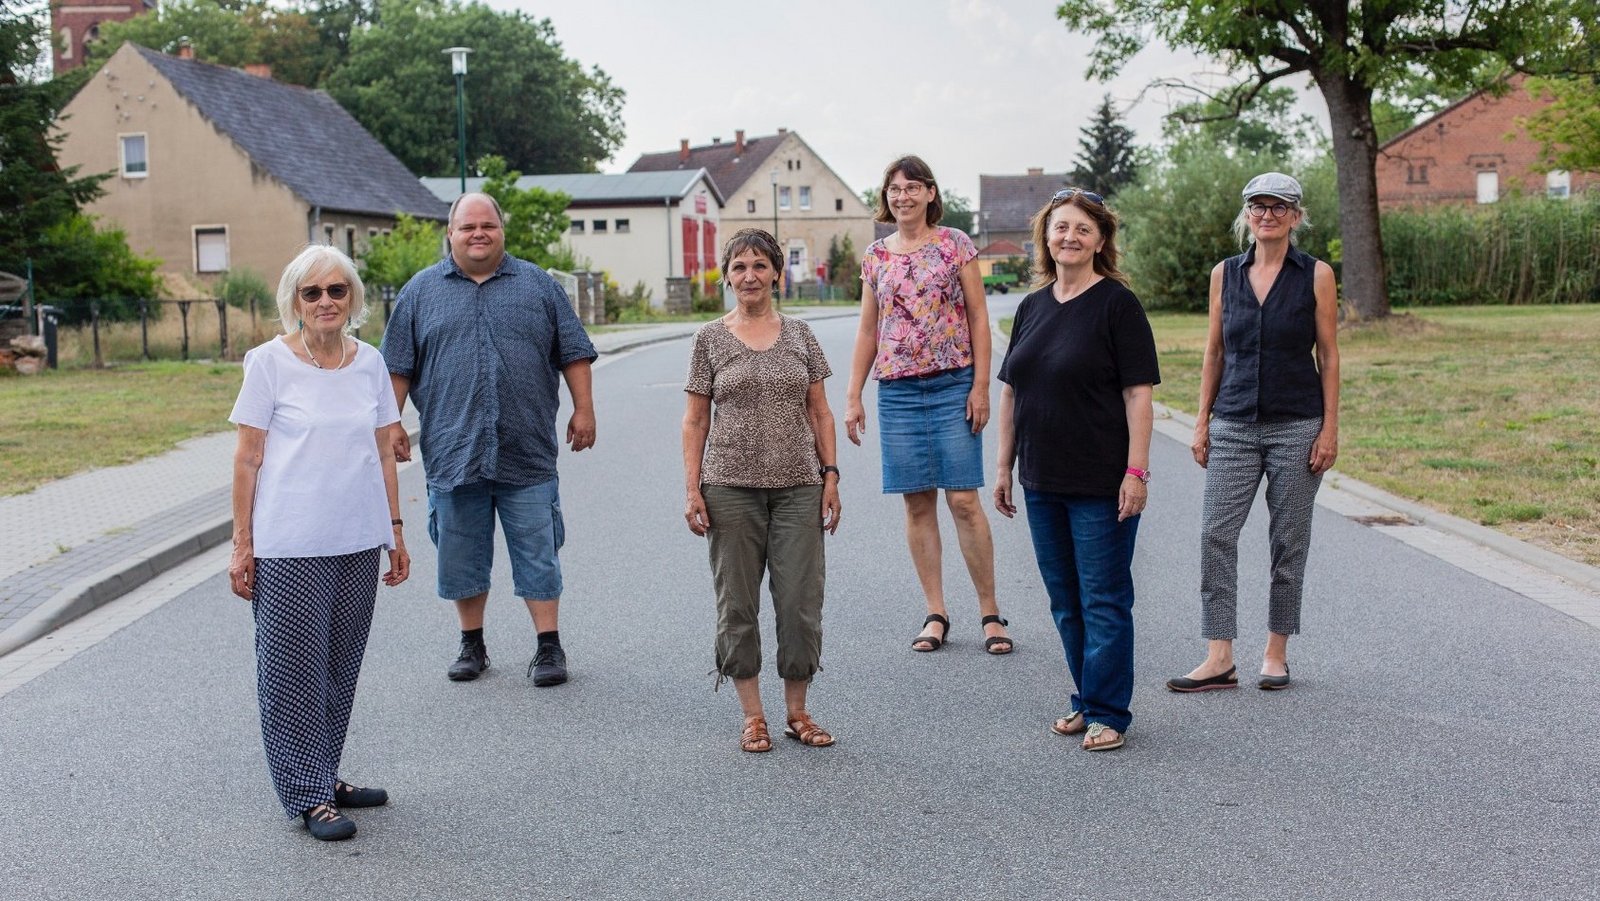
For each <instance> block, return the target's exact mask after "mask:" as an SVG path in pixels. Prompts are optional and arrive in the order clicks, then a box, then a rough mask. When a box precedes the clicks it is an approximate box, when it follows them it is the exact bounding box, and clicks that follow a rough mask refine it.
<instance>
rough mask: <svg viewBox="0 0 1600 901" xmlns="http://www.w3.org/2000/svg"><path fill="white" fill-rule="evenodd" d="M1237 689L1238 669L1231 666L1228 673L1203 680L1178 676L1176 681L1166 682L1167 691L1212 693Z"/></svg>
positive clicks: (1169, 680)
mask: <svg viewBox="0 0 1600 901" xmlns="http://www.w3.org/2000/svg"><path fill="white" fill-rule="evenodd" d="M1238 687H1239V673H1238V668H1237V667H1232V666H1230V667H1228V671H1227V672H1225V673H1218V674H1217V675H1215V676H1211V677H1209V678H1205V679H1191V678H1189V677H1188V676H1179V677H1178V678H1176V679H1168V680H1167V690H1169V691H1185V692H1193V691H1213V690H1215V689H1218V688H1238Z"/></svg>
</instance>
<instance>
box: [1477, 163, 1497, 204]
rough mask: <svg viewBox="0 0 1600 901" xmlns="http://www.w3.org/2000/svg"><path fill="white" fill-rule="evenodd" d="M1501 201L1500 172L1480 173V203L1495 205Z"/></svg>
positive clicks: (1491, 170)
mask: <svg viewBox="0 0 1600 901" xmlns="http://www.w3.org/2000/svg"><path fill="white" fill-rule="evenodd" d="M1499 199H1500V172H1499V170H1497V169H1483V170H1480V171H1479V172H1478V202H1479V203H1495V202H1496V201H1498V200H1499Z"/></svg>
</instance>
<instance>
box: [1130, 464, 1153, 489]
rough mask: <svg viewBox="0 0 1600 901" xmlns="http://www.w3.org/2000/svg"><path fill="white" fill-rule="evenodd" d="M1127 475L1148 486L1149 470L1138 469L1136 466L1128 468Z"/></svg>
mask: <svg viewBox="0 0 1600 901" xmlns="http://www.w3.org/2000/svg"><path fill="white" fill-rule="evenodd" d="M1127 474H1128V475H1130V476H1133V477H1134V478H1136V479H1138V480H1139V481H1141V482H1143V483H1145V484H1146V485H1148V484H1150V470H1148V469H1140V468H1138V467H1137V466H1130V467H1128V469H1127Z"/></svg>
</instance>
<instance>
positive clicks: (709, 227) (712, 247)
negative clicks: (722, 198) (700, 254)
mask: <svg viewBox="0 0 1600 901" xmlns="http://www.w3.org/2000/svg"><path fill="white" fill-rule="evenodd" d="M700 234H701V236H703V237H704V238H705V261H706V263H705V269H706V271H710V270H711V269H713V268H715V267H716V265H717V262H718V260H717V224H716V223H715V222H706V223H703V224H702V225H701V226H700ZM714 287H715V285H712V284H711V283H710V282H709V281H708V282H707V283H706V286H705V289H706V291H708V292H709V291H710V290H711V289H712V288H714Z"/></svg>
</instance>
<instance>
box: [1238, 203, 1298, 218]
mask: <svg viewBox="0 0 1600 901" xmlns="http://www.w3.org/2000/svg"><path fill="white" fill-rule="evenodd" d="M1245 209H1247V210H1249V211H1250V218H1252V219H1260V218H1261V217H1262V216H1265V215H1266V214H1268V213H1271V214H1272V218H1274V219H1282V218H1283V217H1284V216H1287V215H1289V211H1290V210H1292V209H1294V207H1292V206H1290V205H1288V204H1287V203H1274V204H1272V205H1271V206H1268V205H1267V204H1264V203H1252V204H1250V205H1249V206H1248V207H1246V208H1245Z"/></svg>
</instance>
